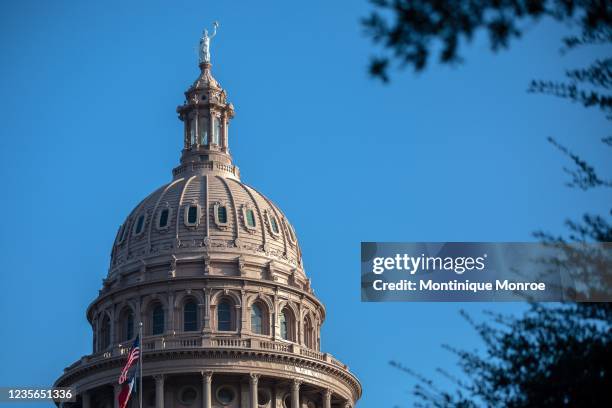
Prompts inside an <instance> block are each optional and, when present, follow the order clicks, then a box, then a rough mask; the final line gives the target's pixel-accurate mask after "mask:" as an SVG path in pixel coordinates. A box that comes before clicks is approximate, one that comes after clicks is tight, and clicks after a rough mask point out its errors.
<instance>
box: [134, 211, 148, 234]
mask: <svg viewBox="0 0 612 408" xmlns="http://www.w3.org/2000/svg"><path fill="white" fill-rule="evenodd" d="M144 221H145V216H144V214H140V215H139V216H138V218H137V219H136V228H135V229H134V236H138V235H140V234H142V231H143V230H144Z"/></svg>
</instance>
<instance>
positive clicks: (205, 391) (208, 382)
mask: <svg viewBox="0 0 612 408" xmlns="http://www.w3.org/2000/svg"><path fill="white" fill-rule="evenodd" d="M212 375H213V373H212V371H202V408H212Z"/></svg>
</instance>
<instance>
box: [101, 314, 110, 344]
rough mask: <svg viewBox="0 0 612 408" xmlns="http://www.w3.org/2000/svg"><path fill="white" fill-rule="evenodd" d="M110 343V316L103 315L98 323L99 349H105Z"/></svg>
mask: <svg viewBox="0 0 612 408" xmlns="http://www.w3.org/2000/svg"><path fill="white" fill-rule="evenodd" d="M110 343H111V334H110V318H109V317H108V315H104V317H103V318H102V324H101V325H100V351H103V350H106V349H107V348H108V346H110Z"/></svg>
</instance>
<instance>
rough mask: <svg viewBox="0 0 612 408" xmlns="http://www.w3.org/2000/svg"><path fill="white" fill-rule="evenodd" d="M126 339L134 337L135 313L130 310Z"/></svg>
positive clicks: (126, 321)
mask: <svg viewBox="0 0 612 408" xmlns="http://www.w3.org/2000/svg"><path fill="white" fill-rule="evenodd" d="M125 334H126V336H125V339H126V340H129V339H131V338H132V337H134V313H132V311H131V310H130V311H129V312H128V315H127V318H126V319H125Z"/></svg>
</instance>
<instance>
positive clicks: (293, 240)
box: [285, 221, 296, 245]
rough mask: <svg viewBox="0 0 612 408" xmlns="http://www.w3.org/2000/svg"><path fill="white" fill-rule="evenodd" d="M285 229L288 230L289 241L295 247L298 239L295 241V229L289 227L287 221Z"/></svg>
mask: <svg viewBox="0 0 612 408" xmlns="http://www.w3.org/2000/svg"><path fill="white" fill-rule="evenodd" d="M285 228H286V229H287V235H288V236H289V241H290V242H291V243H292V244H293V245H295V243H296V239H295V232H293V227H292V226H291V225H289V223H288V222H287V221H285Z"/></svg>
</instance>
